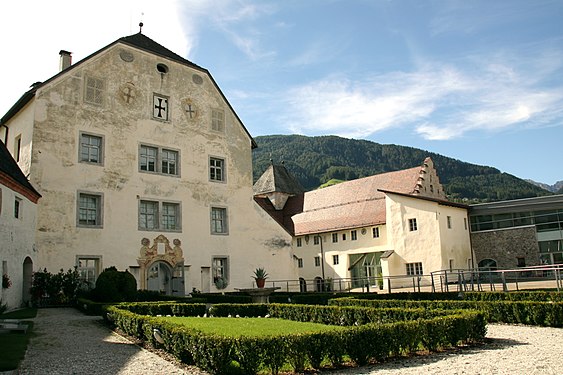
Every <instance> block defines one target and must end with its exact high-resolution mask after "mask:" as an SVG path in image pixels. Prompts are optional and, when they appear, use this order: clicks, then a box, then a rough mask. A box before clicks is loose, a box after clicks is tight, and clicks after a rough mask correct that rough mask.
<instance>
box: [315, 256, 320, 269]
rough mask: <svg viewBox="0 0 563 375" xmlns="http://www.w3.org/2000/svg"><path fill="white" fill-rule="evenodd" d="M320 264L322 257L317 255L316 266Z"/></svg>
mask: <svg viewBox="0 0 563 375" xmlns="http://www.w3.org/2000/svg"><path fill="white" fill-rule="evenodd" d="M320 266H321V257H320V256H318V255H317V256H316V257H315V267H320Z"/></svg>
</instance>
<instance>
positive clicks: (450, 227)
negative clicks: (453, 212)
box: [446, 216, 452, 229]
mask: <svg viewBox="0 0 563 375" xmlns="http://www.w3.org/2000/svg"><path fill="white" fill-rule="evenodd" d="M446 221H447V222H448V229H452V217H451V216H447V217H446Z"/></svg>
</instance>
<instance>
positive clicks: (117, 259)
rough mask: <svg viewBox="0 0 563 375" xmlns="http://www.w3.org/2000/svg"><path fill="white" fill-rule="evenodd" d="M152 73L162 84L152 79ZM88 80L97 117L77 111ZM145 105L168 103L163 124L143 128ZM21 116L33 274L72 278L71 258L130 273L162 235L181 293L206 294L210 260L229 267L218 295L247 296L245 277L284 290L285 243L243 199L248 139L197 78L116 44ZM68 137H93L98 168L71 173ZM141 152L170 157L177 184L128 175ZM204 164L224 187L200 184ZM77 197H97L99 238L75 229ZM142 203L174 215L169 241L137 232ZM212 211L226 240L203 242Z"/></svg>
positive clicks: (74, 148) (75, 158)
mask: <svg viewBox="0 0 563 375" xmlns="http://www.w3.org/2000/svg"><path fill="white" fill-rule="evenodd" d="M122 52H126V53H130V54H132V56H133V57H134V59H133V61H129V62H127V61H124V60H123V59H122V58H121V57H120V55H121V54H122ZM159 63H164V64H166V65H167V66H168V68H169V70H168V73H166V74H161V73H160V72H158V71H157V68H156V66H157V64H159ZM194 74H195V75H197V76H198V77H200V78H201V83H196V82H195V80H194V78H193V77H194ZM88 76H91V77H96V78H100V79H102V80H103V82H104V91H103V103H102V104H101V105H92V104H87V103H84V100H83V96H84V82H85V79H86V77H88ZM125 89H127V90H130V91H129V92H130V93H133V94H134V98H133V99H132V100H131V99H129V101H127V100H126V97H125V96H124V90H125ZM153 93H157V94H161V95H165V96H167V97H169V113H170V117H169V121H158V120H154V119H153V118H152V105H153V103H152V99H153V98H152V97H153ZM187 103H189V104H191V105H192V108H193V109H195V110H196V112H195V114H194V116H193V118H190V117H189V114H188V113H187V112H185V111H184V109H185V108H186V104H187ZM212 108H216V109H222V110H224V112H225V131H224V132H215V131H212V130H211V129H210V128H211V109H212ZM33 115H34V117H33V118H34V132H33V143H32V144H33V150H32V159H31V160H32V164H31V169H30V171H31V181H32V183H33V184H34V185H35V186H36V187H37V188H38V190H39V191H40V192H41V194H42V195H43V198H42V200H41V201H40V204H39V207H38V219H37V248H38V250H39V254H40V256H39V264H38V266H39V267H47V269H48V270H50V271H56V270H58V269H60V268H63V269H68V268H72V267H74V266H75V265H76V257H77V256H78V255H81V256H99V257H101V262H102V264H101V268H106V267H109V266H116V267H117V268H118V269H122V270H123V269H128V268H130V267H135V266H137V258H138V257H139V250H140V248H141V240H142V239H143V238H148V239H149V240H151V241H152V240H153V239H154V238H156V237H157V236H158V235H160V234H163V235H165V236H166V237H167V238H168V239H169V240H170V242H172V241H173V240H174V239H178V240H180V242H181V247H182V249H183V255H184V259H185V261H184V263H185V265H186V267H185V271H186V282H185V289H186V291H191V288H197V289H204V290H205V289H207V288H206V287H205V285H202V283H203V284H205V283H207V282H208V281H205V280H202V271H205V269H208V268H209V267H211V263H212V258H213V257H214V256H224V257H227V258H228V259H229V278H230V284H229V287H228V290H232V289H233V288H234V287H249V286H251V285H252V281H253V280H252V278H251V275H252V272H253V270H254V268H256V267H266V268H267V270H268V272H269V274H270V277H271V278H272V279H273V278H277V279H281V278H289V277H294V278H296V270H295V266H294V264H293V261H292V254H291V246H290V244H291V237H290V236H289V235H288V234H287V233H286V232H285V231H283V230H282V228H281V227H279V225H277V224H276V223H275V222H273V220H272V219H271V218H269V217H268V216H267V215H266V214H265V213H263V212H261V210H260V209H259V208H257V207H255V203H254V201H253V199H252V158H251V139H250V137H249V136H248V134H247V133H246V132H245V130H244V129H243V127H242V125H241V124H240V123H239V121H238V119H237V117H236V115H235V114H234V113H233V112H232V111H231V109H230V107H229V105H228V103H226V102H225V100H224V99H223V97H222V96H221V94H220V92H219V91H218V90H217V89H216V87H215V86H214V84H213V82H212V80H211V78H210V77H209V76H208V75H207V74H206V73H205V72H202V71H199V70H196V69H192V68H190V67H187V66H185V65H182V64H179V63H176V62H174V61H171V60H167V59H163V58H160V57H157V56H154V55H152V54H149V53H145V52H141V51H139V50H136V49H133V48H130V47H128V46H125V45H120V44H117V45H114V46H113V47H110V48H109V49H108V50H107V51H104V52H102V53H100V54H98V55H96V56H94V57H92V58H91V59H90V60H88V61H85V62H83V63H81V64H80V65H79V66H76V67H74V68H73V69H72V70H70V71H69V72H68V73H66V74H62V75H61V76H59V77H57V78H56V79H54V80H53V81H51V82H50V83H48V84H46V85H45V86H43V87H42V88H40V89H39V90H38V91H37V94H36V98H35V110H34V111H33ZM80 132H87V133H90V134H93V135H97V136H101V137H103V142H104V146H103V147H104V161H103V165H93V164H87V163H82V162H79V137H80ZM11 135H13V133H11ZM141 143H142V144H147V145H154V146H158V147H163V148H170V149H172V150H177V151H179V157H180V162H179V170H180V174H179V176H166V175H160V174H153V173H144V172H140V171H139V158H138V155H139V147H140V144H141ZM210 156H214V157H221V158H224V159H225V163H226V176H227V178H226V182H224V183H221V182H219V183H218V182H211V181H209V175H208V173H209V172H208V168H209V166H208V160H209V157H210ZM79 192H86V193H95V194H102V195H103V226H102V228H82V227H78V226H77V197H78V193H79ZM142 199H148V200H158V201H171V202H178V203H180V204H181V222H182V224H181V230H177V231H158V230H155V231H142V230H139V226H138V207H139V201H140V200H142ZM212 206H219V207H225V208H227V212H228V227H229V233H228V234H227V235H212V234H211V233H210V232H211V230H210V211H211V207H212ZM131 270H132V272H134V273H135V272H136V271H135V268H131ZM138 283H139V280H138ZM210 290H214V286H213V284H212V283H211V287H210Z"/></svg>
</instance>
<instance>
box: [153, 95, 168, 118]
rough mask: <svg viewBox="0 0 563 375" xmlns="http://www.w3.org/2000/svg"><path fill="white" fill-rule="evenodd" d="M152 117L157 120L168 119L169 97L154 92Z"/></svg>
mask: <svg viewBox="0 0 563 375" xmlns="http://www.w3.org/2000/svg"><path fill="white" fill-rule="evenodd" d="M152 101H153V108H152V118H153V119H155V120H161V121H168V98H167V97H166V96H162V95H158V94H153V96H152Z"/></svg>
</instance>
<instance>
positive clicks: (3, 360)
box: [0, 309, 37, 371]
mask: <svg viewBox="0 0 563 375" xmlns="http://www.w3.org/2000/svg"><path fill="white" fill-rule="evenodd" d="M36 315H37V309H21V310H17V311H12V312H9V313H6V314H2V315H0V319H20V320H23V321H26V322H27V325H28V329H27V332H26V333H21V332H6V333H0V353H1V355H0V371H10V370H15V369H17V368H18V365H19V363H20V361H21V360H22V359H23V357H24V356H25V351H26V349H27V344H28V342H29V338H30V337H31V335H32V331H33V322H32V321H27V319H32V318H35V316H36Z"/></svg>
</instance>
